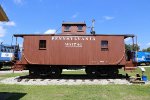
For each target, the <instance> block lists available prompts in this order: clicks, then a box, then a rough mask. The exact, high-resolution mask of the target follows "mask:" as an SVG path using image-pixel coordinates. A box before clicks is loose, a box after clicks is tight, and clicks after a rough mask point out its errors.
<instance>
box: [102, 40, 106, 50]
mask: <svg viewBox="0 0 150 100" xmlns="http://www.w3.org/2000/svg"><path fill="white" fill-rule="evenodd" d="M101 51H108V41H107V40H102V41H101Z"/></svg>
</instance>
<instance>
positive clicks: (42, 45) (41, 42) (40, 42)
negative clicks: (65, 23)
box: [39, 40, 46, 49]
mask: <svg viewBox="0 0 150 100" xmlns="http://www.w3.org/2000/svg"><path fill="white" fill-rule="evenodd" d="M39 49H46V40H40V41H39Z"/></svg>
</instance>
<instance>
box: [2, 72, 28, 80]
mask: <svg viewBox="0 0 150 100" xmlns="http://www.w3.org/2000/svg"><path fill="white" fill-rule="evenodd" d="M25 75H28V73H25V72H24V73H9V74H0V80H2V79H5V78H9V77H16V76H25Z"/></svg>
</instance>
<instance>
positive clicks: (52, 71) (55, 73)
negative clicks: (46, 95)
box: [49, 67, 62, 78]
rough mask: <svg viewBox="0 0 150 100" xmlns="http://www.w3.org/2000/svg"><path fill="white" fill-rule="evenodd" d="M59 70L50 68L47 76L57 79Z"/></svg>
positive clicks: (59, 73)
mask: <svg viewBox="0 0 150 100" xmlns="http://www.w3.org/2000/svg"><path fill="white" fill-rule="evenodd" d="M61 72H62V71H61V69H60V68H58V67H51V69H50V72H49V75H50V77H52V78H58V77H59V76H60V75H61Z"/></svg>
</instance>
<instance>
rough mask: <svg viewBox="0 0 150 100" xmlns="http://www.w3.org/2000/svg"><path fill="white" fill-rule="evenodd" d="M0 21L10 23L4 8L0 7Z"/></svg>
mask: <svg viewBox="0 0 150 100" xmlns="http://www.w3.org/2000/svg"><path fill="white" fill-rule="evenodd" d="M0 21H9V19H8V17H7V15H6V13H5V12H4V10H3V8H2V7H1V5H0Z"/></svg>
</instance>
